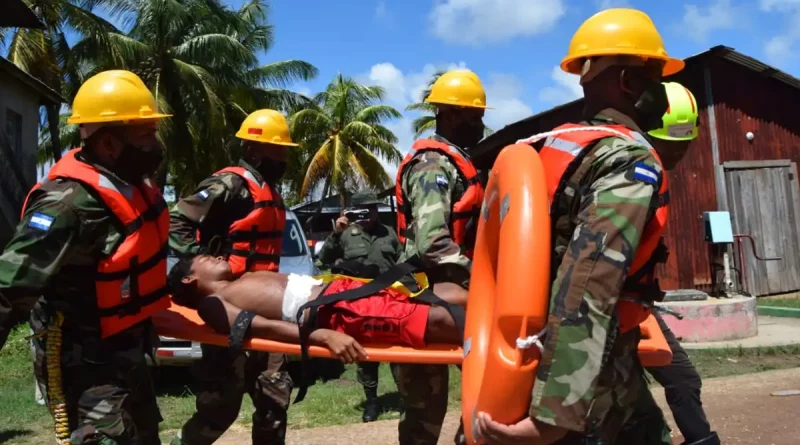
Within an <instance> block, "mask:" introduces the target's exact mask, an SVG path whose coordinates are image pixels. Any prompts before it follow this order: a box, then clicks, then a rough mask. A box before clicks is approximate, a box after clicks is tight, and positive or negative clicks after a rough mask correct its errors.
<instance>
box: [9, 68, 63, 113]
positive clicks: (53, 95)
mask: <svg viewBox="0 0 800 445" xmlns="http://www.w3.org/2000/svg"><path fill="white" fill-rule="evenodd" d="M0 70H1V71H4V72H6V73H8V74H10V75H11V76H13V77H15V78H16V79H18V80H19V81H20V82H22V83H24V84H26V85H28V86H29V87H31V88H32V89H34V90H36V91H37V92H38V93H39V94H41V95H42V98H43V99H46V101H47V102H50V103H53V104H61V103H64V102H66V100H64V98H63V97H61V95H60V94H58V93H57V92H56V91H54V90H53V89H52V88H50V87H49V86H47V85H45V84H44V82H42V81H41V80H39V79H37V78H35V77H33V76H31V75H30V74H28V73H26V72H25V71H22V69H20V67H18V66H17V65H15V64H14V63H12V62H11V61H10V60H8V59H6V58H5V57H1V56H0Z"/></svg>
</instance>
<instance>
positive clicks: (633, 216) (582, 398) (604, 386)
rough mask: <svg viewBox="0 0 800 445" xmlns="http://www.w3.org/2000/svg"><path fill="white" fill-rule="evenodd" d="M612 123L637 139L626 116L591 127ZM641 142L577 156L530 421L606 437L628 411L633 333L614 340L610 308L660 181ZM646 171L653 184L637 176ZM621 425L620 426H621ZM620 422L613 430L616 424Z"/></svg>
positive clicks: (604, 116) (607, 116)
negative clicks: (584, 168) (580, 169)
mask: <svg viewBox="0 0 800 445" xmlns="http://www.w3.org/2000/svg"><path fill="white" fill-rule="evenodd" d="M610 123H616V124H620V125H624V126H626V127H628V128H630V129H632V130H634V131H637V132H639V133H640V134H644V133H643V132H642V131H641V130H640V129H639V128H638V127H637V126H636V125H635V124H634V123H633V122H632V121H631V119H630V118H628V117H626V116H624V115H622V114H621V113H618V112H616V111H615V110H604V111H603V112H602V113H600V114H599V115H597V116H595V117H594V118H593V119H592V120H590V121H589V124H591V125H602V124H610ZM643 142H646V141H645V140H644V139H642V142H632V141H630V140H627V139H622V138H618V137H609V138H605V139H602V140H600V141H599V142H597V143H596V144H595V145H594V146H593V148H589V149H590V150H591V151H590V152H589V154H588V155H587V156H586V157H585V158H584V160H583V162H584V163H590V164H591V166H590V168H589V169H588V173H587V174H586V175H585V176H584V177H583V178H582V181H581V183H580V185H579V186H578V188H579V190H580V192H579V193H578V194H576V195H575V196H574V197H573V196H567V195H568V194H566V193H564V194H562V196H561V197H560V198H559V199H562V200H568V202H566V203H563V204H564V207H563V208H568V209H572V210H571V212H570V214H569V215H568V218H569V221H570V223H569V224H556V233H554V235H555V245H554V249H555V255H556V256H557V258H556V259H557V260H558V259H559V258H560V261H556V262H554V264H555V265H558V268H557V270H556V271H555V272H556V275H555V281H554V282H553V284H552V288H551V296H550V314H549V318H548V320H547V334H546V338H545V342H544V348H545V349H544V354H543V356H542V362H541V364H540V365H539V368H538V372H537V375H536V382H535V384H534V390H533V397H532V403H531V411H530V415H531V416H532V417H534V418H536V419H538V420H539V421H541V422H544V423H547V424H552V425H556V426H559V427H562V428H566V429H569V430H574V431H581V432H586V433H589V434H592V433H597V434H600V435H601V436H602V435H604V434H613V432H612V430H613V427H612V426H609V425H614V423H615V421H617V420H618V419H616V420H615V419H613V417H614V416H616V415H621V413H624V412H625V410H626V409H628V408H630V407H631V406H632V403H633V401H635V398H636V397H637V391H638V388H639V382H640V376H639V375H638V373H640V372H641V371H640V368H639V367H638V361H637V359H636V349H637V343H638V337H639V332H638V330H637V329H634V330H633V331H630V332H628V333H626V334H625V335H621V336H618V335H617V333H618V328H617V324H616V317H615V308H616V303H617V300H618V297H619V294H620V290H621V288H622V285H623V282H624V281H625V278H626V275H627V271H628V268H629V267H630V264H631V263H632V261H633V257H634V254H635V252H636V248H637V246H638V243H639V238H640V236H641V233H642V231H643V229H644V227H645V225H646V223H647V222H648V221H649V220H650V218H652V216H653V214H654V209H655V207H656V205H655V203H656V202H657V199H658V196H657V192H658V185H659V184H660V182H661V177H662V175H663V172H662V169H661V165H660V163H659V162H658V161H657V159H656V158H655V156H654V155H653V154H652V152H651V151H650V150H649V147H648V146H645V145H644V144H643ZM641 164H643V165H646V166H648V167H649V168H650V169H652V170H654V171H656V172H657V173H658V180H657V182H658V183H657V184H655V185H654V184H652V183H651V182H647V181H644V180H637V179H636V178H635V177H634V175H633V171H634V168H635V167H636V166H637V165H641ZM620 424H621V422H620ZM617 426H618V425H617Z"/></svg>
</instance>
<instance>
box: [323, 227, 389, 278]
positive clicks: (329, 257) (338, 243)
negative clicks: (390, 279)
mask: <svg viewBox="0 0 800 445" xmlns="http://www.w3.org/2000/svg"><path fill="white" fill-rule="evenodd" d="M401 253H402V246H401V245H400V241H399V240H398V239H397V234H396V233H395V232H394V230H393V229H392V228H391V227H387V226H385V225H383V224H380V223H378V224H377V225H375V227H374V228H373V229H372V230H370V231H367V230H364V229H363V228H362V227H361V226H360V225H358V224H357V223H356V224H351V225H350V226H348V227H347V228H346V229H344V231H343V232H342V233H335V232H334V233H332V234H331V235H330V236H329V237H328V239H326V240H325V244H323V246H322V250H321V251H320V253H319V259H320V261H322V263H324V264H333V263H334V262H335V261H336V260H339V259H341V260H345V261H347V260H355V261H358V262H360V263H363V264H364V265H365V266H370V265H374V266H377V267H378V270H379V272H380V273H383V272H386V270H388V269H389V268H390V267H392V266H394V265H395V263H397V259H398V258H399V257H400V254H401Z"/></svg>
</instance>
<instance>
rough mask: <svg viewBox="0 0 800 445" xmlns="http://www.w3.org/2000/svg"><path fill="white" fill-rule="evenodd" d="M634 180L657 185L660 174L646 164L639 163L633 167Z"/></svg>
mask: <svg viewBox="0 0 800 445" xmlns="http://www.w3.org/2000/svg"><path fill="white" fill-rule="evenodd" d="M633 179H634V180H636V181H641V182H645V183H647V184H656V183H657V182H658V172H657V171H656V169H655V168H653V167H651V166H649V165H647V164H645V163H644V162H637V163H636V165H634V166H633Z"/></svg>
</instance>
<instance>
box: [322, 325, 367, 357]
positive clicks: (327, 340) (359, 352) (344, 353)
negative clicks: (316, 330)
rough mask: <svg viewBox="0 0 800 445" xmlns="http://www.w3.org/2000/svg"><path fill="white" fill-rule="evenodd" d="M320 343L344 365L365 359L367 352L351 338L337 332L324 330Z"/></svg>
mask: <svg viewBox="0 0 800 445" xmlns="http://www.w3.org/2000/svg"><path fill="white" fill-rule="evenodd" d="M321 340H322V343H323V344H324V345H325V347H326V348H328V349H330V351H331V352H333V354H334V355H335V356H336V357H338V358H339V360H341V361H342V362H344V363H353V362H357V361H360V360H366V359H367V352H366V351H364V348H362V347H361V345H360V344H358V342H357V341H356V339H354V338H353V337H351V336H349V335H347V334H344V333H342V332H338V331H331V330H327V329H326V330H325V333H324V335H323V338H322V339H321Z"/></svg>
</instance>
